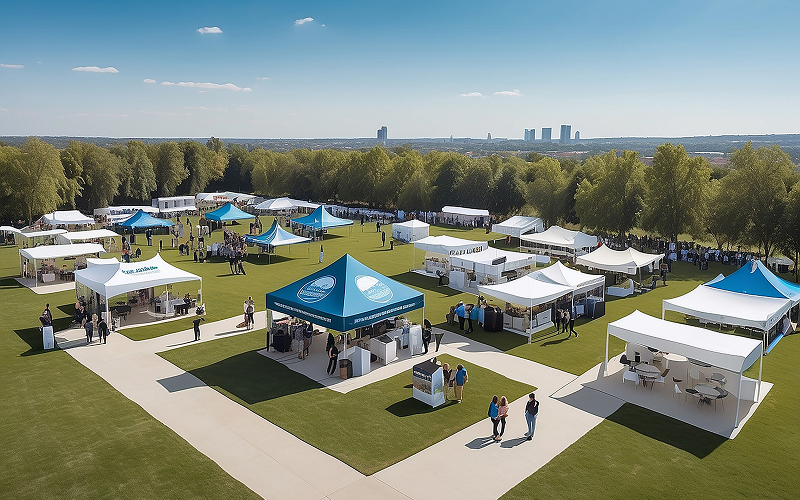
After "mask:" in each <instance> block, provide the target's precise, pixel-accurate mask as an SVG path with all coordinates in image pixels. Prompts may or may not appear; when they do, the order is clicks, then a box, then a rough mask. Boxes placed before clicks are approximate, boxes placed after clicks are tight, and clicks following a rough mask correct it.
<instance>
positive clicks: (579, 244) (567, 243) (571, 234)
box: [520, 226, 597, 250]
mask: <svg viewBox="0 0 800 500" xmlns="http://www.w3.org/2000/svg"><path fill="white" fill-rule="evenodd" d="M520 239H522V240H524V241H530V242H532V243H538V244H540V245H549V246H554V247H566V248H572V249H573V250H577V249H580V248H594V247H596V246H597V236H592V235H590V234H586V233H582V232H580V231H572V230H569V229H564V228H563V227H561V226H550V227H548V228H547V230H545V231H542V232H541V233H534V234H524V235H522V236H520Z"/></svg>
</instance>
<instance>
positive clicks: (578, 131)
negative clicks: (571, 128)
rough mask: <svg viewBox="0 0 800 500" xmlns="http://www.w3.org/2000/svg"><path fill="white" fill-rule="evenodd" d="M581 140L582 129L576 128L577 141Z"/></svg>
mask: <svg viewBox="0 0 800 500" xmlns="http://www.w3.org/2000/svg"><path fill="white" fill-rule="evenodd" d="M580 140H581V132H580V130H576V131H575V142H578V141H580Z"/></svg>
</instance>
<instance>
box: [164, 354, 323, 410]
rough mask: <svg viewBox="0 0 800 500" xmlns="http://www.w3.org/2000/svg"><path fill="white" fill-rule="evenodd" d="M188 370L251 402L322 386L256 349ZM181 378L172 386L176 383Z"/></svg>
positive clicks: (204, 380)
mask: <svg viewBox="0 0 800 500" xmlns="http://www.w3.org/2000/svg"><path fill="white" fill-rule="evenodd" d="M189 373H190V374H192V375H194V376H195V377H197V378H198V379H200V380H202V381H203V382H204V383H205V384H206V385H208V386H210V387H218V388H219V389H220V390H222V391H225V392H227V393H229V394H231V395H232V396H234V397H236V398H238V399H240V400H242V401H244V402H245V403H247V404H250V405H252V404H256V403H260V402H262V401H268V400H271V399H277V398H281V397H283V396H288V395H291V394H296V393H299V392H303V391H308V390H312V389H319V388H322V387H323V386H322V385H320V384H319V383H317V382H314V381H313V380H311V379H309V378H308V377H306V376H305V375H301V374H299V373H297V372H294V371H292V370H291V369H289V368H288V367H286V366H284V365H282V364H281V363H278V362H277V361H274V360H271V359H269V358H267V357H265V356H262V355H261V354H258V352H257V351H248V352H243V353H241V354H237V355H235V356H231V357H229V358H225V359H223V360H221V361H218V362H216V363H213V364H210V365H208V366H204V367H202V368H196V369H194V370H191V371H189ZM181 380H184V379H181ZM181 380H179V381H177V383H175V384H174V385H173V387H179V386H180V381H181ZM162 385H164V384H162ZM165 387H166V386H165ZM186 388H189V387H186Z"/></svg>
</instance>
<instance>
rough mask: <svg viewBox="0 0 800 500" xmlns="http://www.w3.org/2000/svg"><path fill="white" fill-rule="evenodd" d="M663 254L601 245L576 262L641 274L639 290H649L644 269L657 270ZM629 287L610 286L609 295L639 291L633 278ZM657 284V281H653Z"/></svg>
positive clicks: (604, 268) (582, 264) (613, 271)
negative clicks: (645, 283) (643, 284)
mask: <svg viewBox="0 0 800 500" xmlns="http://www.w3.org/2000/svg"><path fill="white" fill-rule="evenodd" d="M663 258H664V256H663V255H662V254H652V253H644V252H640V251H638V250H636V249H634V248H626V249H625V250H612V249H611V248H609V247H607V246H606V245H600V246H599V247H597V249H596V250H594V251H593V252H591V253H589V254H586V255H582V256H579V257H578V258H577V259H576V260H575V262H576V263H577V264H578V265H581V266H586V267H588V268H590V269H602V270H604V271H609V272H612V273H620V274H633V275H635V274H637V273H638V274H639V280H638V290H639V291H643V292H644V291H647V289H644V288H643V287H642V269H643V268H644V269H646V270H647V272H648V273H651V272H653V271H655V269H656V266H657V263H658V262H660V261H661V259H663ZM627 281H628V287H627V288H625V287H609V290H608V293H609V295H616V296H626V295H630V294H632V293H633V292H634V291H637V287H636V286H633V282H632V280H630V279H628V280H627ZM653 286H655V281H653Z"/></svg>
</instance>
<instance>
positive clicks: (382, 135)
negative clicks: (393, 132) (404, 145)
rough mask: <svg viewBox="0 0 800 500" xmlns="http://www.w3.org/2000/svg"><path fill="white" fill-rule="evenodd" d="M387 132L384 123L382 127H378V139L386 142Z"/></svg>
mask: <svg viewBox="0 0 800 500" xmlns="http://www.w3.org/2000/svg"><path fill="white" fill-rule="evenodd" d="M387 134H388V129H387V128H386V125H384V126H383V127H381V128H379V129H378V140H379V141H381V142H382V143H384V144H386V139H387Z"/></svg>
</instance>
